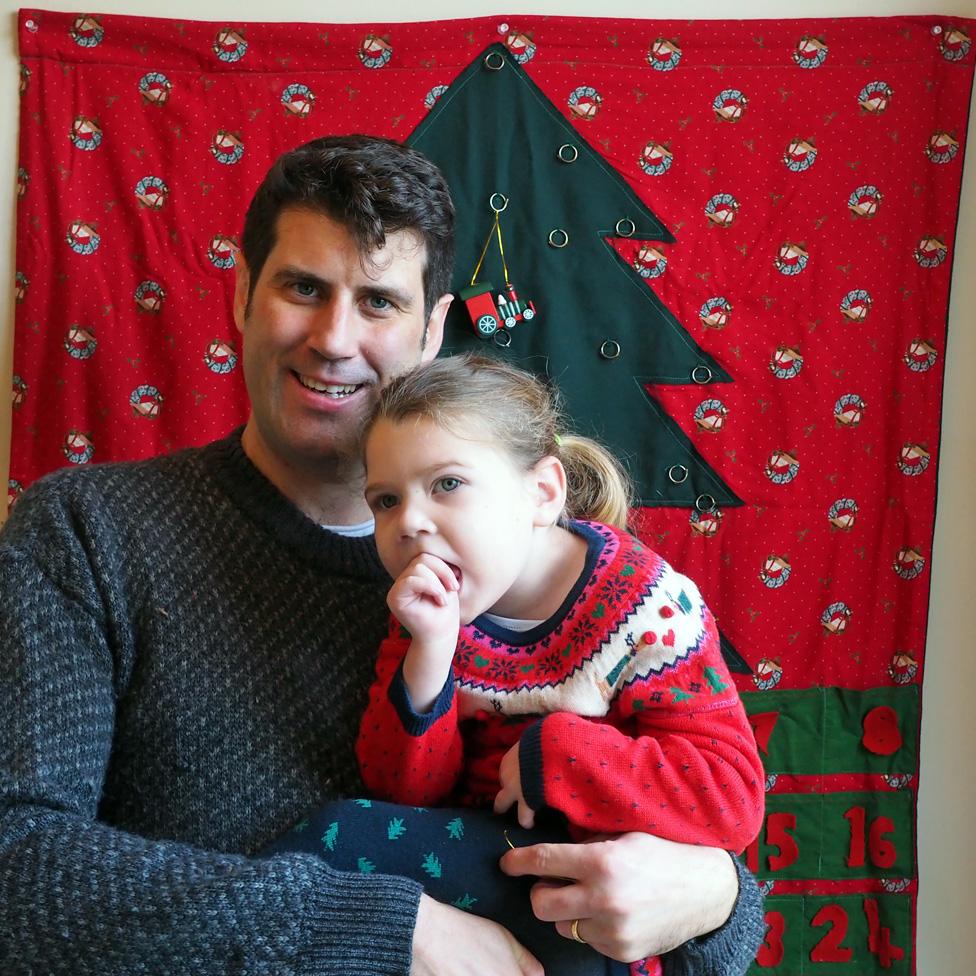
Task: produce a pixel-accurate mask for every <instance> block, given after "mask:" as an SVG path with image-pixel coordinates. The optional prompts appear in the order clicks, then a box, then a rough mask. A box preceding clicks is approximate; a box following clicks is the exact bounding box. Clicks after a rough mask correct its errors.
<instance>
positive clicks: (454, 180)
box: [408, 44, 741, 509]
mask: <svg viewBox="0 0 976 976" xmlns="http://www.w3.org/2000/svg"><path fill="white" fill-rule="evenodd" d="M581 97H585V92H583V96H581ZM408 141H409V143H410V144H411V145H413V146H415V147H416V148H417V149H419V150H421V151H422V152H423V153H425V154H426V155H427V156H428V157H430V158H431V159H433V160H434V161H435V162H436V163H437V164H438V165H439V166H440V167H441V169H442V170H443V172H444V175H445V176H446V178H447V181H448V183H449V184H450V187H451V193H452V195H453V197H454V202H455V205H456V207H457V212H458V253H457V261H456V264H455V267H456V274H455V278H454V281H453V290H454V291H455V292H456V293H459V294H460V296H461V297H460V299H456V300H455V303H454V306H453V307H452V310H451V313H450V315H449V318H448V323H447V329H446V334H445V340H444V352H445V354H451V353H456V352H461V351H475V350H477V351H479V352H482V353H485V354H489V355H497V356H500V357H502V358H505V359H508V360H510V361H512V362H514V363H515V364H517V365H520V366H522V367H523V368H525V369H529V370H531V371H533V372H535V373H537V374H540V375H543V376H545V377H548V378H549V379H550V380H551V381H552V382H554V383H555V384H556V385H557V386H558V387H559V389H560V390H561V392H562V394H563V396H564V398H565V402H566V405H567V407H568V410H569V413H570V415H571V417H572V419H573V421H574V424H575V425H576V427H577V429H578V430H579V432H580V433H585V434H590V435H592V436H594V437H596V438H598V439H599V440H600V441H602V442H603V443H605V444H606V445H607V446H608V447H609V448H610V449H611V450H612V451H613V452H614V453H615V454H616V455H617V456H618V457H620V458H621V459H622V460H623V461H624V462H625V463H626V464H627V466H628V468H629V469H630V472H631V474H632V476H633V478H634V481H635V483H636V485H637V491H638V497H639V503H640V504H641V505H646V506H659V505H672V506H687V507H695V506H696V503H697V506H698V508H699V509H702V508H709V507H712V506H713V505H714V507H722V506H730V505H739V504H741V501H740V500H739V499H738V498H737V497H736V495H735V494H734V492H733V491H732V490H731V488H729V486H728V485H726V484H725V483H724V482H723V481H722V479H721V478H720V477H719V476H718V474H717V473H716V472H715V471H714V470H713V469H712V468H711V467H710V466H709V465H708V463H707V462H706V461H705V459H704V458H703V457H702V456H701V455H700V454H699V453H698V451H697V450H696V449H695V447H694V445H693V444H692V443H691V441H690V440H689V439H688V438H687V437H686V436H685V435H684V433H683V432H682V431H681V429H680V428H679V426H678V425H677V424H676V423H675V422H674V421H673V420H672V419H671V418H670V417H669V416H668V415H667V413H666V411H665V410H664V409H663V408H662V407H661V405H660V404H659V403H658V402H657V401H655V400H654V399H653V398H652V397H651V396H650V394H649V393H648V392H647V391H646V389H645V384H648V383H651V384H690V383H696V382H697V383H700V384H702V386H703V391H702V392H703V396H704V397H707V396H708V395H709V393H708V391H706V390H705V389H704V387H705V386H707V385H710V384H711V383H727V382H731V377H730V376H729V375H728V374H727V373H726V372H725V370H723V369H722V367H721V366H719V364H718V363H717V362H716V361H715V360H714V359H712V358H711V357H710V356H709V355H708V354H707V353H706V352H705V351H704V350H702V349H701V348H700V347H699V346H698V345H697V344H696V343H695V342H694V340H693V339H692V338H691V336H690V335H689V334H688V332H687V331H686V330H685V329H684V328H683V327H682V325H681V323H680V322H678V320H677V319H676V318H675V316H674V315H673V314H672V313H671V312H670V311H669V310H668V309H667V308H666V307H665V306H664V304H663V303H662V302H661V301H660V300H659V299H658V298H657V296H656V295H655V294H654V292H653V291H652V290H651V288H649V287H648V285H647V282H646V281H645V280H644V278H643V277H642V276H641V274H640V273H639V269H635V267H634V266H633V265H632V264H628V263H627V262H626V261H624V260H623V259H622V258H621V257H620V255H619V254H618V253H617V251H616V250H615V249H614V248H613V247H611V246H610V244H608V242H607V241H608V238H609V239H612V238H614V237H615V236H616V237H627V238H632V239H633V240H634V241H641V242H664V243H674V238H673V236H672V235H671V234H670V232H669V231H668V230H667V229H666V228H665V227H664V226H663V225H662V223H661V222H660V221H659V220H658V218H657V217H655V215H654V214H653V213H652V212H651V211H650V210H649V209H648V207H647V206H646V205H645V204H644V203H643V201H641V199H640V198H639V197H638V196H637V194H636V193H634V192H633V190H632V189H631V188H630V187H629V186H628V185H627V183H626V182H625V181H624V180H623V178H622V177H621V176H620V174H619V173H617V171H616V170H615V169H614V168H613V167H612V166H610V165H609V164H608V163H607V161H606V160H605V159H604V158H603V157H602V156H601V155H600V154H599V153H598V152H596V151H595V150H594V149H593V148H592V147H590V146H589V144H588V143H587V142H586V141H585V140H584V139H583V138H582V137H581V136H580V134H579V132H577V130H576V129H575V128H574V127H573V125H572V124H571V123H570V122H569V121H568V120H567V119H566V118H565V117H564V116H563V115H562V113H561V112H560V111H559V110H558V109H557V108H556V107H555V105H553V103H552V102H551V101H550V100H549V99H548V98H547V97H546V96H545V95H544V94H543V93H542V91H541V90H540V89H539V88H538V87H537V86H536V85H535V83H534V82H533V81H532V80H531V79H530V78H529V77H528V75H527V74H526V73H525V71H524V70H523V69H522V68H521V67H520V66H519V65H518V64H517V63H516V62H515V61H514V60H513V59H512V58H511V56H510V55H509V54H508V52H507V50H506V49H505V47H504V46H502V45H500V44H497V45H492V46H491V47H489V48H488V49H487V50H486V51H484V52H482V54H481V55H479V56H478V58H477V59H475V61H473V62H472V63H471V65H469V66H468V68H466V69H465V70H464V72H463V73H462V74H461V75H460V76H459V77H458V78H457V79H456V80H455V81H454V83H453V84H452V85H451V86H450V87H449V88H448V89H447V91H446V92H444V93H443V94H442V95H441V96H440V98H439V99H438V101H437V103H436V104H435V105H434V107H433V109H432V110H431V112H430V114H429V115H428V116H427V118H426V119H425V120H424V121H423V122H422V123H421V124H420V125H419V126H418V127H417V129H416V130H415V131H414V133H413V135H412V136H411V137H410V139H409V140H408ZM502 208H504V209H502ZM496 211H500V212H499V214H498V227H499V229H500V231H501V236H500V237H499V236H498V232H497V231H496V229H495V212H496ZM500 245H503V248H502V247H501V246H500ZM482 254H483V255H484V259H483V261H479V257H480V256H481V255H482ZM479 265H480V267H479ZM476 268H477V269H478V273H477V275H476V276H475V279H476V280H475V281H474V283H473V287H472V281H471V279H472V276H473V272H474V271H475V269H476ZM509 276H510V277H511V284H512V285H513V286H514V287H515V288H517V290H518V295H517V300H515V299H516V296H515V295H513V293H511V292H509V291H508V290H507V289H506V287H505V285H506V279H507V278H508V277H509ZM489 283H490V284H491V285H493V286H494V287H492V288H491V289H486V285H488V284H489ZM471 296H474V297H473V298H472V300H471V302H469V304H470V305H471V307H472V308H476V307H480V309H481V312H482V313H486V314H480V315H479V314H476V315H475V316H474V319H473V318H472V316H471V314H469V310H468V307H466V304H465V302H464V299H465V298H469V297H471ZM479 302H480V303H481V304H480V305H479V304H478V303H479ZM530 302H531V304H529V303H530ZM492 308H494V309H495V313H496V314H495V321H494V323H492V322H489V321H488V318H489V317H490V310H491V309H492ZM486 310H487V312H486ZM506 317H508V319H509V322H510V324H511V327H510V328H509V327H506V326H505V319H506ZM479 321H481V323H482V325H483V326H484V327H483V328H482V329H481V330H480V331H479V330H478V322H479Z"/></svg>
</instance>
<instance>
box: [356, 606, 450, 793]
mask: <svg viewBox="0 0 976 976" xmlns="http://www.w3.org/2000/svg"><path fill="white" fill-rule="evenodd" d="M392 627H393V629H394V630H395V631H396V632H397V633H395V634H394V635H393V636H390V637H388V638H387V639H386V640H385V641H383V643H382V645H381V646H380V651H379V655H378V657H377V662H376V680H375V681H374V682H373V686H372V688H370V692H369V704H368V705H367V706H366V711H365V712H364V713H363V720H362V723H361V724H360V727H359V739H358V741H357V743H356V756H357V758H358V759H359V769H360V772H361V773H362V777H363V782H364V783H365V784H366V788H367V789H368V790H369V792H370V795H372V796H374V797H376V798H377V799H380V800H391V801H392V802H394V803H403V804H407V805H409V806H433V805H436V804H438V803H441V802H443V801H444V800H445V799H447V797H448V796H450V794H451V793H452V792H453V790H454V787H455V786H456V785H457V782H458V779H459V778H460V776H461V762H462V755H463V747H462V743H461V731H460V728H459V725H458V711H457V699H456V697H455V695H454V673H453V670H452V672H451V673H450V674H449V675H448V678H447V681H446V682H445V683H444V687H443V688H442V689H441V693H440V695H439V696H438V698H437V700H436V701H435V702H434V705H433V707H432V708H431V710H430V711H429V712H425V713H419V712H417V711H415V710H414V707H413V703H412V702H411V701H410V693H409V692H408V690H407V686H406V682H405V681H404V679H403V659H404V657H405V655H406V653H407V650H408V648H409V646H410V643H409V639H408V638H405V637H403V636H400V634H399V631H400V625H399V624H398V623H397V622H396V621H395V620H394V621H393V622H392Z"/></svg>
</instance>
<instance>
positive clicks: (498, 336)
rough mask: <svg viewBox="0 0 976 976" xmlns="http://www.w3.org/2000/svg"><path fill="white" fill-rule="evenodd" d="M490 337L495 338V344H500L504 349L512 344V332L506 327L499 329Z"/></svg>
mask: <svg viewBox="0 0 976 976" xmlns="http://www.w3.org/2000/svg"><path fill="white" fill-rule="evenodd" d="M492 338H493V339H494V340H495V345H496V346H501V347H502V349H506V348H507V347H508V346H510V345H511V344H512V333H511V332H509V331H508V329H499V330H498V331H497V332H496V333H495V334H494V335H493V336H492Z"/></svg>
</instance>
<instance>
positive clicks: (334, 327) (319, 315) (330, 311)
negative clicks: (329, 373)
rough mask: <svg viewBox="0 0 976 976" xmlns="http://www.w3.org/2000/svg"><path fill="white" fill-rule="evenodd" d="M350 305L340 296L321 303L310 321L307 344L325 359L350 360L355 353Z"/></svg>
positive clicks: (353, 321) (354, 337)
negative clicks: (310, 326)
mask: <svg viewBox="0 0 976 976" xmlns="http://www.w3.org/2000/svg"><path fill="white" fill-rule="evenodd" d="M356 341H357V339H356V322H355V315H354V309H353V306H352V303H351V302H350V301H349V300H348V299H347V298H345V297H343V296H342V295H335V296H332V297H331V298H330V299H329V300H328V301H326V302H323V303H322V305H321V306H320V308H319V309H318V310H317V312H316V314H315V317H314V319H313V321H312V328H311V330H310V332H309V336H308V344H309V345H310V346H311V347H312V348H313V349H314V350H315V351H316V352H317V353H319V355H321V356H323V357H324V358H325V359H350V358H351V357H352V356H354V355H355V352H356Z"/></svg>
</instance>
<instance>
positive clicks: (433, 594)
mask: <svg viewBox="0 0 976 976" xmlns="http://www.w3.org/2000/svg"><path fill="white" fill-rule="evenodd" d="M386 605H387V606H388V607H389V608H390V611H391V612H392V614H393V616H395V617H396V618H397V620H399V621H400V623H401V624H403V626H404V627H406V628H407V630H409V631H410V635H411V637H413V639H414V641H415V642H417V641H419V642H420V643H422V644H443V643H447V642H450V645H451V653H452V655H453V652H454V646H455V644H456V643H457V636H458V629H459V627H460V625H461V624H460V608H459V605H458V581H457V579H456V578H455V576H454V572H453V571H452V570H451V568H450V566H448V565H447V563H446V562H444V560H443V559H439V558H438V557H437V556H431V555H430V554H429V553H426V552H424V553H421V554H420V555H419V556H417V558H416V559H414V560H413V561H412V562H411V563H410V564H409V565H408V566H407V568H406V569H405V570H404V571H403V572H402V573H401V574H400V575H399V576H398V577H397V578H396V580H395V581H394V583H393V586H392V587H390V592H389V593H388V594H387V596H386Z"/></svg>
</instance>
